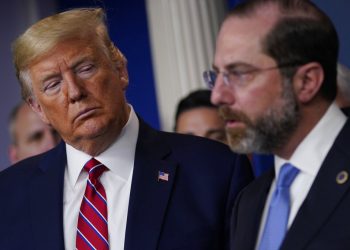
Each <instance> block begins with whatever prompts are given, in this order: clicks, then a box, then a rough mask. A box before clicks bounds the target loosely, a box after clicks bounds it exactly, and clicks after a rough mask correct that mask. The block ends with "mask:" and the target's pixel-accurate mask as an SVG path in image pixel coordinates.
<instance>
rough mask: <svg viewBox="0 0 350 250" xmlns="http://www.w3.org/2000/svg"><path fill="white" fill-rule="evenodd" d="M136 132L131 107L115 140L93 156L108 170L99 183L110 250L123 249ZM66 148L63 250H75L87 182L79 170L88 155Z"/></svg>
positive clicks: (67, 146) (137, 129)
mask: <svg viewBox="0 0 350 250" xmlns="http://www.w3.org/2000/svg"><path fill="white" fill-rule="evenodd" d="M130 107H131V106H130ZM138 131H139V121H138V118H137V116H136V114H135V112H134V111H133V108H132V107H131V111H130V115H129V120H128V122H127V123H126V125H125V126H124V128H123V129H122V131H121V133H120V135H119V137H118V139H117V140H116V141H115V142H114V143H113V144H112V145H111V146H110V147H109V148H108V149H107V150H106V151H104V152H103V153H101V154H100V155H98V156H96V157H95V159H97V160H98V161H100V162H101V163H102V164H104V165H105V166H106V167H107V168H108V169H109V171H105V172H104V173H103V174H102V175H101V177H100V181H101V183H102V185H103V186H104V188H105V191H106V195H107V208H108V238H109V246H110V247H109V249H110V250H122V249H124V241H125V231H126V219H127V214H128V206H129V197H130V189H131V180H132V173H133V169H134V157H135V149H136V141H137V137H138ZM66 149H67V166H66V169H65V174H64V192H63V229H64V245H65V249H66V250H73V249H76V248H75V239H76V234H77V225H78V214H79V210H80V205H81V201H82V198H83V195H84V192H85V187H86V181H87V179H88V174H87V173H86V172H85V171H81V170H82V168H83V166H84V165H85V163H86V162H87V161H88V160H90V159H91V156H90V155H87V154H85V153H84V152H81V151H79V150H77V149H75V148H73V147H72V146H70V145H68V144H66Z"/></svg>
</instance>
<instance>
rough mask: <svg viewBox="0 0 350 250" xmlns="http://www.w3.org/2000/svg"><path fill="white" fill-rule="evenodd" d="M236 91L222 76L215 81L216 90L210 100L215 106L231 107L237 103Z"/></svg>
mask: <svg viewBox="0 0 350 250" xmlns="http://www.w3.org/2000/svg"><path fill="white" fill-rule="evenodd" d="M234 92H235V90H234V89H233V88H229V86H227V85H226V84H225V83H224V79H223V76H222V74H218V75H217V77H216V79H215V85H214V88H213V89H212V91H211V97H210V100H211V102H212V103H213V104H214V105H215V106H221V105H230V104H233V103H234V102H235V93H234Z"/></svg>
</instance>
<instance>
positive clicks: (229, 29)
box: [214, 11, 276, 67]
mask: <svg viewBox="0 0 350 250" xmlns="http://www.w3.org/2000/svg"><path fill="white" fill-rule="evenodd" d="M264 12H266V11H264ZM266 15H268V16H266ZM275 22H276V18H275V17H273V15H271V13H269V14H268V13H257V14H254V15H250V16H244V17H237V16H232V17H229V18H228V19H226V20H225V22H224V23H223V25H222V27H221V29H220V32H219V35H218V38H217V43H216V53H215V60H214V61H215V62H214V64H215V65H217V66H219V67H221V66H224V65H227V64H231V63H240V62H244V63H250V64H257V63H262V62H261V60H263V59H271V60H272V61H273V59H272V58H270V57H269V56H267V55H266V54H264V52H263V48H262V42H263V40H264V38H265V37H266V35H267V34H268V32H269V31H270V30H271V28H272V27H273V25H274V24H275Z"/></svg>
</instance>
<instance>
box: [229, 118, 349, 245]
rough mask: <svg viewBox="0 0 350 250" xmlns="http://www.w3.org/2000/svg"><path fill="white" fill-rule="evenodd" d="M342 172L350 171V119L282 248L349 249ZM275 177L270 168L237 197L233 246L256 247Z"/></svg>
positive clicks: (234, 213)
mask: <svg viewBox="0 0 350 250" xmlns="http://www.w3.org/2000/svg"><path fill="white" fill-rule="evenodd" d="M325 136H326V135H325ZM342 171H345V172H346V173H347V174H349V173H350V121H347V123H346V124H345V126H344V128H343V129H342V130H341V132H340V134H339V135H338V137H337V139H336V141H335V142H334V144H333V146H332V147H331V149H330V151H329V152H328V155H327V157H326V159H325V160H324V162H323V163H322V166H321V168H320V171H319V173H318V174H317V176H316V179H315V181H314V183H313V185H312V186H311V189H310V191H309V193H308V195H307V196H306V199H305V201H304V202H303V204H302V205H301V207H300V209H299V211H298V213H297V215H296V217H295V220H294V221H293V223H292V225H291V227H290V229H289V231H288V232H287V234H286V237H285V239H284V241H283V243H282V246H281V250H299V249H305V250H306V249H307V250H341V249H344V250H345V249H350V178H349V179H347V181H346V182H345V183H343V184H338V183H337V175H338V174H339V173H340V172H342ZM349 177H350V175H349ZM273 178H274V170H273V169H271V170H269V171H268V172H267V173H265V174H264V175H263V176H261V178H259V179H257V180H256V181H254V182H252V183H251V185H248V187H247V188H246V189H244V191H243V192H242V193H241V194H240V195H239V197H238V198H237V203H236V206H235V209H234V212H233V216H232V228H233V232H232V245H233V247H232V248H231V249H235V250H249V249H254V246H255V243H256V239H257V235H258V230H259V225H260V219H261V215H262V212H263V209H264V205H265V200H266V198H267V195H268V192H269V188H270V185H271V182H272V180H273Z"/></svg>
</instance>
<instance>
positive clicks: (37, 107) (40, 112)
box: [27, 97, 50, 124]
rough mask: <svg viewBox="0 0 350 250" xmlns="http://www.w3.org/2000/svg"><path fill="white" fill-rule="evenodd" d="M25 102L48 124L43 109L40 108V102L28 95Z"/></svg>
mask: <svg viewBox="0 0 350 250" xmlns="http://www.w3.org/2000/svg"><path fill="white" fill-rule="evenodd" d="M27 103H28V104H29V106H30V107H31V108H32V110H33V111H34V112H35V113H36V114H37V115H38V116H39V117H40V119H41V120H42V121H43V122H45V123H46V124H50V122H49V120H48V119H47V117H46V115H45V113H44V111H43V110H42V108H41V106H40V104H39V103H38V102H37V100H36V99H35V98H34V97H29V98H28V99H27Z"/></svg>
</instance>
